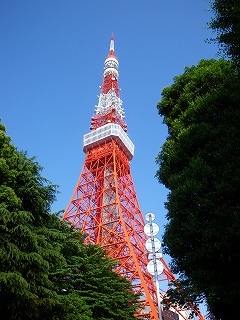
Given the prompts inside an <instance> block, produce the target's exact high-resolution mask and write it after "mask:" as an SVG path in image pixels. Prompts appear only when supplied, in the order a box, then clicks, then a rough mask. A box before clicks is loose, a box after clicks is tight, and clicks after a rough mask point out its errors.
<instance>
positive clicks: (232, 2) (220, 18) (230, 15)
mask: <svg viewBox="0 0 240 320" xmlns="http://www.w3.org/2000/svg"><path fill="white" fill-rule="evenodd" d="M211 6H212V10H213V13H214V18H213V19H212V20H211V22H210V23H209V26H210V28H212V29H213V30H214V31H216V33H217V37H216V40H217V42H218V44H219V46H220V51H222V52H223V53H224V54H225V55H227V56H228V57H230V58H231V60H232V61H233V62H234V64H235V65H236V66H237V67H238V69H239V68H240V1H239V0H214V1H212V4H211Z"/></svg>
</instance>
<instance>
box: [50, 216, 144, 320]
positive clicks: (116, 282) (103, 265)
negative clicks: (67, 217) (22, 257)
mask: <svg viewBox="0 0 240 320" xmlns="http://www.w3.org/2000/svg"><path fill="white" fill-rule="evenodd" d="M58 223H59V225H58V226H56V229H58V230H59V232H61V233H62V234H63V235H64V239H63V240H62V242H61V253H62V254H63V256H64V258H65V260H66V264H65V265H64V266H63V267H61V268H58V269H56V270H55V271H54V272H53V273H52V274H51V276H50V279H51V281H52V282H53V283H54V287H55V289H56V291H57V293H58V295H59V298H60V300H61V301H65V302H64V305H65V304H68V303H69V300H70V304H71V301H74V299H75V298H76V297H77V299H78V300H76V301H75V305H76V302H78V303H79V308H81V309H83V310H85V312H86V313H85V315H81V314H80V313H79V314H78V317H77V318H74V317H75V316H76V310H74V309H71V310H68V309H67V310H65V306H64V305H61V306H60V310H61V312H60V317H59V316H58V317H59V318H58V317H56V319H66V318H65V316H63V314H64V312H67V315H68V319H82V320H87V319H88V318H87V317H89V319H94V320H114V319H116V320H118V319H121V320H134V319H135V318H134V313H136V311H137V307H138V295H136V294H135V293H133V291H132V286H131V284H130V282H129V281H128V280H127V279H126V278H124V277H121V276H120V275H118V274H117V273H115V272H114V268H115V266H116V262H115V261H113V260H112V259H110V258H109V257H107V256H106V253H105V252H104V251H103V250H102V249H101V248H100V247H99V246H97V245H84V244H83V239H84V237H83V235H82V234H81V233H80V232H79V231H78V230H75V229H74V228H73V227H69V226H68V225H66V224H65V223H63V222H58ZM55 225H56V224H55ZM81 313H82V312H81ZM58 314H59V312H58ZM70 315H71V317H70ZM62 316H63V317H62Z"/></svg>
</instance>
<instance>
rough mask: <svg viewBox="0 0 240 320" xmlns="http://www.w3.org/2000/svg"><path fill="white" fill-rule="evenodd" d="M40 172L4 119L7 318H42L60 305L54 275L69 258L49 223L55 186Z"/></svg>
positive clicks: (1, 249) (0, 282)
mask: <svg viewBox="0 0 240 320" xmlns="http://www.w3.org/2000/svg"><path fill="white" fill-rule="evenodd" d="M40 172H41V167H40V166H39V165H38V163H37V162H35V161H34V160H33V159H28V158H27V156H26V154H25V153H22V152H18V151H17V150H16V148H15V147H14V146H13V145H12V144H11V140H10V138H9V137H7V136H6V132H5V127H4V126H3V125H2V124H1V123H0V261H1V263H0V291H1V296H0V314H1V319H39V318H41V310H43V309H45V310H46V312H48V310H49V311H50V310H51V308H52V307H53V305H54V298H55V296H56V294H55V293H54V290H53V285H52V283H51V281H50V280H49V279H48V274H49V271H50V269H51V268H53V267H56V266H57V265H59V264H61V263H63V262H64V258H63V257H62V255H61V254H60V249H59V250H56V248H54V247H53V246H52V245H51V242H50V241H49V240H50V239H51V238H58V237H59V236H58V234H56V233H53V232H50V230H47V229H46V227H45V226H44V220H46V219H47V214H48V210H49V208H50V205H51V203H52V201H53V200H54V196H55V195H54V194H55V186H53V185H52V184H51V183H50V182H48V181H47V180H45V179H43V178H42V177H41V175H40ZM58 241H60V240H59V239H58Z"/></svg>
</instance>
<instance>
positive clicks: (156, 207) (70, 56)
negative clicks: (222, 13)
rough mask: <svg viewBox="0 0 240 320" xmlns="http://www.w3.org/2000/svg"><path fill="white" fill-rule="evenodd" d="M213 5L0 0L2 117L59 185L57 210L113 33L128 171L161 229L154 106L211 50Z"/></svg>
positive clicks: (158, 125) (71, 179) (68, 189)
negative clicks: (130, 148) (129, 149)
mask: <svg viewBox="0 0 240 320" xmlns="http://www.w3.org/2000/svg"><path fill="white" fill-rule="evenodd" d="M209 8H210V5H209V2H208V1H205V0H118V1H117V0H102V1H101V0H91V1H90V0H38V1H37V0H35V1H34V0H22V1H20V0H2V1H1V2H0V70H1V71H0V74H1V76H0V110H1V112H0V117H1V118H2V123H3V124H5V125H6V127H7V134H8V135H9V136H11V137H12V141H13V143H14V144H15V145H16V146H17V148H18V149H19V150H27V152H28V155H29V157H31V156H37V161H38V162H39V163H40V164H41V165H42V166H43V167H44V170H43V176H44V177H46V178H47V179H49V180H50V181H52V182H53V183H55V184H58V185H59V191H60V193H59V195H58V201H57V202H56V203H55V204H54V205H53V208H52V209H53V211H58V210H61V209H65V207H66V206H67V204H68V202H69V200H70V198H71V196H72V193H73V191H74V188H75V185H76V182H77V180H78V177H79V174H80V171H81V169H82V165H83V162H84V159H85V154H84V153H83V151H82V137H83V135H84V134H85V133H87V132H89V126H90V118H91V116H92V115H93V109H94V106H95V105H96V104H97V95H98V94H99V92H100V89H99V85H101V83H102V73H103V63H104V59H105V57H106V56H107V54H108V50H109V42H110V37H111V34H112V32H113V33H114V35H115V53H116V56H117V57H118V59H119V70H120V78H119V85H120V88H121V90H122V91H121V98H122V100H123V107H124V109H125V115H126V121H127V124H128V134H129V136H130V138H131V140H132V141H133V143H134V144H135V157H134V158H133V160H132V162H131V169H132V175H133V180H134V184H135V188H136V191H137V196H138V200H139V202H140V206H141V208H142V213H143V215H144V216H145V214H146V213H147V212H148V211H151V212H154V213H155V215H156V221H155V222H157V223H158V224H159V225H160V228H161V231H160V232H161V233H162V231H163V225H164V224H165V223H166V219H165V214H166V211H165V209H164V202H165V201H166V196H167V193H168V191H167V190H166V189H165V188H164V187H163V186H162V185H160V184H159V183H158V181H157V179H156V178H155V177H154V175H155V172H156V170H157V166H156V164H155V157H156V156H157V154H158V152H159V151H160V148H161V145H162V144H163V142H164V141H165V138H166V135H167V128H166V126H165V125H164V124H162V119H161V118H160V116H159V115H158V113H157V109H156V105H157V102H158V101H159V100H160V99H161V91H162V89H163V88H164V87H166V86H169V85H171V84H172V82H173V77H174V76H176V75H179V74H181V73H183V71H184V67H185V66H190V65H193V64H197V63H198V61H199V60H200V59H203V58H204V59H208V58H216V57H217V56H216V54H217V47H216V46H215V45H213V44H207V43H206V42H205V40H206V39H207V38H211V37H212V36H213V35H212V33H211V30H209V29H208V28H207V22H209V21H210V18H211V16H212V13H211V12H210V11H209Z"/></svg>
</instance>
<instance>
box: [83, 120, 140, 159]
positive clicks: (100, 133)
mask: <svg viewBox="0 0 240 320" xmlns="http://www.w3.org/2000/svg"><path fill="white" fill-rule="evenodd" d="M110 140H115V141H116V142H117V144H118V146H119V148H120V149H121V150H122V151H123V152H124V153H125V154H126V156H127V157H128V159H129V160H131V159H132V158H133V156H134V144H133V142H132V141H131V139H130V138H129V137H128V135H127V134H126V132H124V130H123V129H122V127H121V126H120V125H119V124H116V123H107V124H105V125H103V126H102V127H99V128H97V129H96V130H93V131H91V132H89V133H87V134H85V135H84V136H83V151H84V152H85V153H86V152H87V150H89V149H92V148H94V147H97V146H99V145H101V144H103V143H104V142H108V141H110Z"/></svg>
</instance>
